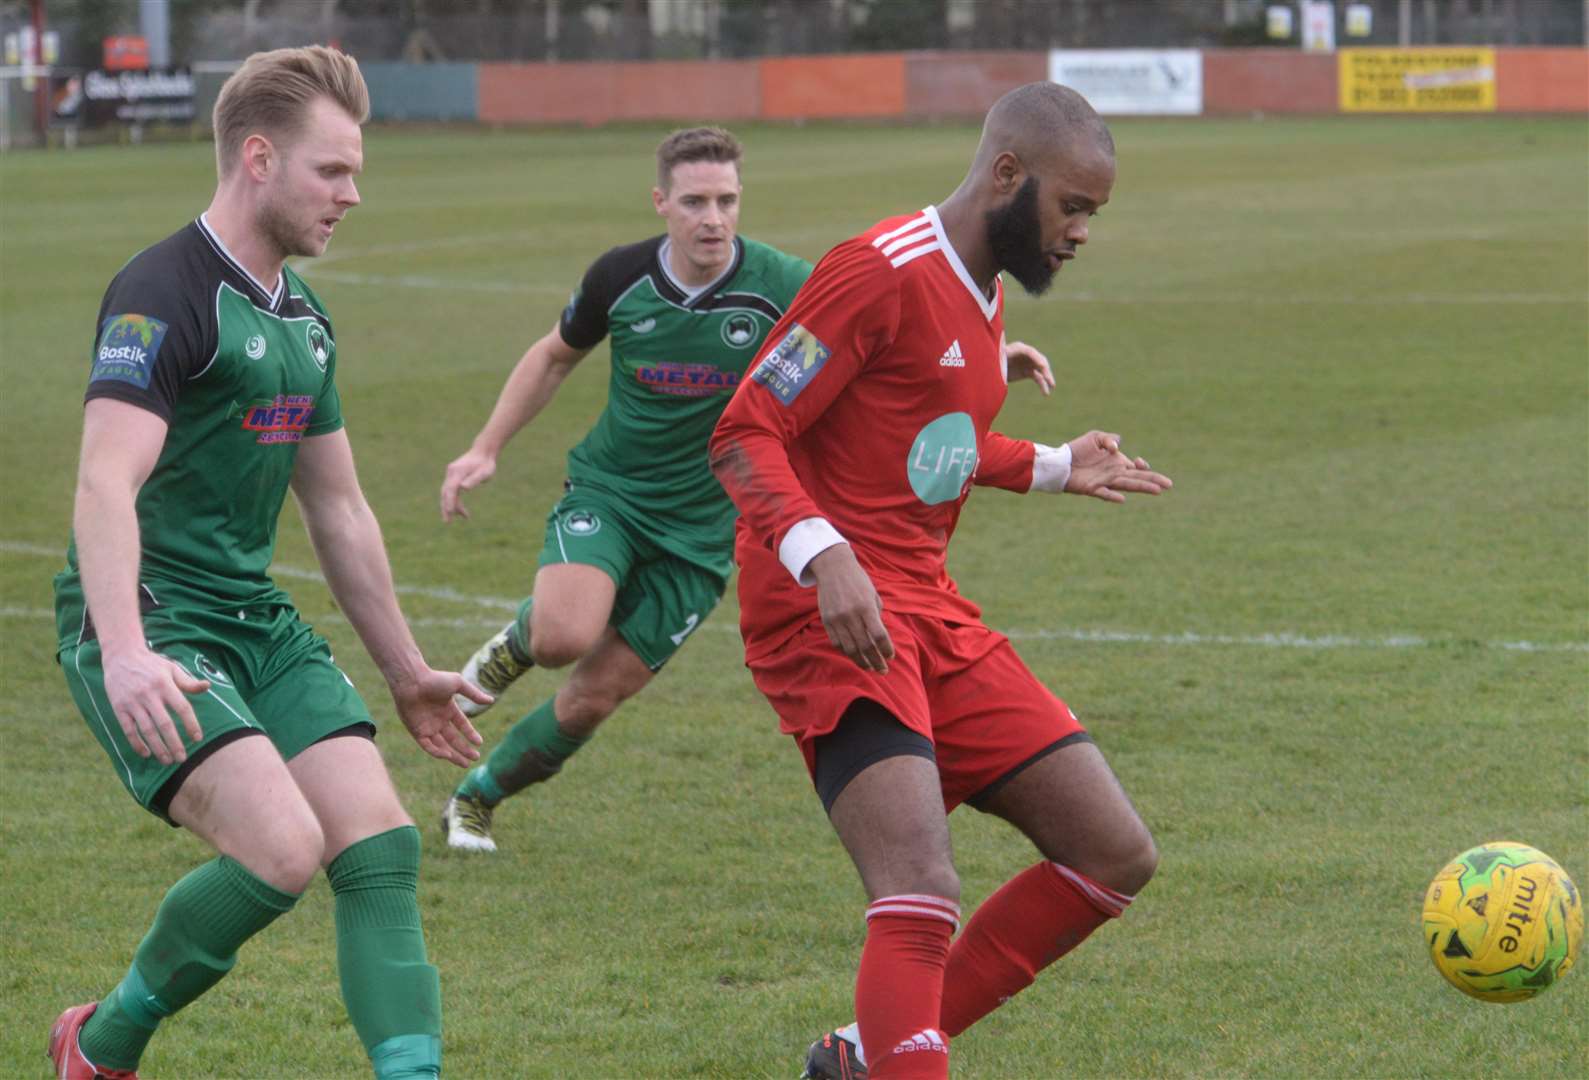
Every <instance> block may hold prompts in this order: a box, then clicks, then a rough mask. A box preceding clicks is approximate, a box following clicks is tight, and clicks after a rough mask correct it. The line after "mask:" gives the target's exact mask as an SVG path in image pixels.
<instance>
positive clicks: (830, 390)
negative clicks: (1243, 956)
mask: <svg viewBox="0 0 1589 1080" xmlns="http://www.w3.org/2000/svg"><path fill="white" fill-rule="evenodd" d="M1114 176H1115V163H1114V143H1113V140H1112V139H1111V137H1110V135H1109V131H1108V129H1107V128H1106V127H1105V125H1104V123H1103V121H1102V120H1101V119H1099V117H1098V115H1097V113H1095V112H1094V111H1093V109H1092V108H1091V107H1090V106H1089V105H1088V104H1087V102H1086V101H1085V100H1084V99H1083V98H1082V97H1081V96H1080V95H1079V94H1077V93H1075V92H1074V91H1072V90H1068V89H1066V88H1064V87H1061V86H1058V85H1055V84H1053V83H1032V84H1030V85H1027V86H1023V87H1020V88H1019V89H1016V90H1013V91H1011V92H1010V93H1008V94H1006V95H1005V96H1004V97H1002V98H1000V99H999V101H998V102H997V103H995V104H994V106H993V108H992V109H991V110H990V111H989V113H988V116H987V120H986V122H985V124H984V126H983V131H982V138H981V141H980V143H979V145H978V147H977V152H976V157H975V159H974V160H973V162H972V165H971V170H970V172H969V174H968V175H967V176H966V179H965V180H964V182H963V183H962V184H961V185H960V187H959V188H958V189H957V190H956V191H955V192H954V193H953V194H952V195H950V196H949V198H948V199H946V200H944V201H943V202H942V203H939V204H938V205H937V206H936V207H933V206H929V207H927V208H926V209H925V210H922V211H920V212H919V213H915V214H909V215H904V216H900V217H894V218H889V219H888V220H885V221H883V222H880V223H879V224H877V225H875V226H874V227H873V228H872V229H870V230H869V231H867V232H866V233H864V234H862V235H861V236H859V237H856V238H855V239H852V240H848V241H846V242H844V243H842V244H840V245H839V246H838V247H836V248H834V249H833V250H832V251H830V252H829V253H828V254H827V256H826V257H825V258H823V260H822V261H821V262H820V263H819V264H818V265H817V268H816V270H815V272H814V273H813V274H812V275H811V278H810V279H809V280H808V281H807V282H806V285H805V287H804V288H802V289H801V290H800V293H799V295H798V296H797V297H796V298H795V300H794V303H793V304H792V306H791V307H790V308H789V310H788V312H787V313H786V314H785V315H784V317H783V320H782V321H781V322H780V323H779V325H778V326H777V327H776V328H774V330H773V332H772V333H771V334H770V335H769V336H768V337H767V345H766V346H764V348H763V351H762V354H761V356H760V358H759V363H758V364H757V366H756V367H755V369H754V373H753V374H752V375H751V376H750V377H749V378H747V379H746V380H745V381H744V382H743V383H742V384H741V385H740V388H739V390H738V392H737V393H736V394H735V396H734V398H733V400H732V402H730V404H729V406H728V409H727V410H726V411H725V412H724V414H723V417H722V419H721V421H720V422H719V423H718V426H717V430H716V432H715V433H714V436H713V438H712V442H711V458H712V467H713V469H714V471H715V473H716V475H717V476H718V478H719V479H720V480H721V481H722V483H723V486H724V487H725V488H726V489H727V491H728V493H729V495H730V496H731V497H732V498H733V500H734V502H735V503H736V504H737V505H738V507H739V510H740V513H741V518H740V522H739V526H738V536H737V549H736V556H737V558H738V561H739V565H740V568H741V572H740V579H739V597H740V605H741V609H742V615H741V632H742V634H743V636H744V639H745V657H746V663H747V665H748V666H749V667H750V669H751V673H752V675H753V676H754V678H755V681H756V685H757V687H758V688H759V689H760V690H761V691H762V693H763V694H765V695H766V697H767V699H768V701H769V702H770V703H771V704H772V706H773V708H774V709H775V710H776V711H777V713H778V716H779V718H780V721H781V728H782V730H783V731H785V732H787V733H788V734H790V735H793V736H794V737H795V739H796V740H797V741H798V743H799V746H800V749H801V752H802V753H803V754H804V756H805V760H806V765H807V767H808V768H809V769H810V772H811V775H812V779H813V782H814V785H815V787H816V790H817V793H818V795H819V796H820V797H821V798H822V801H823V805H824V807H825V808H826V810H827V812H828V817H829V820H830V821H831V822H832V823H833V827H834V829H835V831H837V833H838V834H839V838H840V840H841V841H842V842H843V843H844V846H845V848H846V849H847V850H848V851H849V853H850V856H851V858H852V859H853V860H854V862H855V866H856V869H857V870H858V871H859V872H860V875H861V881H862V883H863V885H864V886H865V888H866V892H867V896H868V898H869V900H870V901H871V902H870V904H869V905H868V907H867V910H866V920H867V934H866V945H865V947H864V949H863V951H862V953H861V962H860V972H859V975H858V977H857V979H856V989H855V1009H856V1021H857V1025H858V1028H859V1036H857V1035H856V1026H857V1025H852V1026H850V1027H848V1028H844V1029H840V1030H839V1031H837V1032H831V1033H829V1034H828V1035H827V1036H825V1037H824V1038H823V1039H820V1040H818V1041H817V1043H816V1044H815V1045H813V1047H812V1049H811V1054H810V1058H809V1060H808V1063H807V1075H809V1076H833V1077H851V1076H864V1075H867V1069H868V1067H869V1070H870V1075H871V1076H873V1077H875V1078H879V1080H882V1078H886V1077H929V1078H933V1077H947V1076H948V1074H949V1040H950V1039H952V1038H953V1037H955V1036H957V1035H959V1034H960V1032H962V1031H964V1030H965V1029H966V1028H968V1027H969V1026H971V1025H972V1024H973V1023H975V1022H976V1021H977V1020H978V1019H980V1018H981V1017H982V1016H984V1015H985V1014H987V1013H988V1012H990V1011H992V1010H993V1009H995V1008H997V1007H998V1006H999V1005H1000V1004H1001V1003H1002V1002H1004V1001H1005V1000H1007V999H1008V998H1009V997H1010V996H1012V995H1014V994H1015V993H1017V992H1018V991H1019V990H1021V989H1022V988H1024V987H1026V986H1028V985H1029V984H1030V983H1031V982H1032V980H1033V979H1034V978H1035V977H1036V974H1037V972H1038V971H1039V970H1041V969H1042V968H1044V967H1045V966H1047V965H1048V964H1050V963H1052V962H1053V961H1055V960H1056V959H1058V958H1059V957H1060V956H1061V955H1062V954H1063V953H1065V952H1066V951H1068V950H1069V949H1071V948H1073V947H1074V946H1075V945H1076V944H1077V943H1079V942H1080V941H1081V940H1082V939H1084V938H1085V937H1086V936H1087V935H1088V934H1090V933H1091V932H1092V931H1093V930H1094V929H1096V928H1097V927H1098V926H1100V925H1101V924H1102V923H1103V922H1105V921H1106V920H1107V919H1109V918H1112V917H1115V916H1118V915H1120V914H1121V912H1122V911H1123V910H1124V909H1125V906H1126V905H1127V904H1128V903H1130V901H1131V899H1132V896H1133V895H1134V894H1135V893H1136V892H1137V891H1138V890H1139V889H1140V888H1141V887H1142V886H1143V885H1145V884H1146V883H1147V881H1148V879H1149V877H1151V876H1152V874H1153V870H1154V867H1155V865H1156V863H1157V859H1158V854H1157V850H1156V849H1155V847H1154V844H1153V839H1152V837H1151V836H1150V835H1149V833H1148V830H1147V828H1146V827H1145V826H1144V825H1143V823H1142V821H1141V819H1140V818H1139V817H1138V816H1137V813H1136V811H1135V809H1134V808H1133V807H1132V805H1131V802H1130V800H1129V799H1128V798H1127V797H1126V795H1125V792H1124V791H1123V790H1122V789H1121V787H1120V785H1119V783H1118V782H1117V781H1116V780H1115V777H1114V774H1113V773H1112V772H1111V771H1110V769H1109V767H1108V765H1107V764H1105V762H1104V759H1103V756H1102V755H1101V754H1100V753H1099V751H1098V749H1097V747H1096V746H1095V745H1093V742H1092V740H1091V738H1090V737H1089V736H1088V735H1087V733H1086V731H1084V730H1083V728H1082V726H1081V724H1080V723H1078V722H1077V720H1076V718H1075V717H1074V716H1073V715H1072V714H1071V712H1070V710H1069V709H1068V708H1067V707H1066V706H1065V704H1064V702H1062V701H1060V699H1059V698H1057V697H1055V696H1054V695H1053V694H1051V693H1050V692H1049V691H1048V690H1047V689H1046V688H1045V687H1044V686H1043V685H1042V684H1041V683H1039V682H1038V681H1037V679H1036V678H1035V677H1034V676H1033V675H1032V674H1031V672H1029V671H1028V670H1027V669H1026V666H1025V665H1024V664H1023V663H1022V662H1021V660H1020V658H1019V657H1017V656H1016V654H1015V651H1014V649H1013V648H1012V647H1011V646H1010V643H1009V641H1008V640H1007V639H1006V638H1005V637H1004V636H1003V635H1001V634H998V633H995V632H994V631H992V630H990V629H989V628H988V627H987V626H985V625H984V624H983V623H982V621H981V611H980V609H979V608H978V607H977V605H976V604H974V603H972V602H971V601H970V600H968V599H966V598H965V597H963V596H961V595H960V592H959V590H958V589H957V588H956V587H955V583H954V582H953V581H952V580H950V578H949V576H948V574H947V572H946V571H945V565H944V560H945V553H946V548H947V546H948V543H949V537H950V535H951V534H952V533H953V532H954V527H955V523H956V521H957V520H958V518H959V516H960V509H961V507H962V505H963V504H964V503H965V500H966V498H967V496H968V495H969V493H970V490H971V487H972V486H973V485H982V486H992V487H1001V488H1005V489H1006V490H1009V491H1016V492H1027V491H1046V492H1061V491H1069V492H1073V493H1076V494H1084V495H1093V496H1097V497H1099V498H1103V499H1106V500H1109V501H1112V502H1119V501H1121V500H1123V499H1124V497H1125V493H1127V492H1135V493H1142V494H1149V495H1151V494H1157V493H1159V492H1160V491H1162V490H1164V489H1167V488H1168V487H1169V486H1170V481H1169V479H1168V478H1166V477H1165V476H1163V475H1161V474H1159V473H1156V472H1153V471H1152V470H1151V469H1150V468H1149V467H1148V464H1147V462H1145V461H1143V460H1142V459H1140V458H1130V457H1127V456H1126V455H1125V454H1123V453H1121V452H1120V449H1119V436H1117V435H1113V434H1109V433H1106V432H1101V431H1093V432H1089V433H1088V434H1086V435H1083V436H1081V437H1080V438H1078V439H1074V440H1072V441H1071V442H1069V443H1067V444H1064V445H1061V446H1057V447H1051V446H1045V445H1043V444H1040V443H1033V442H1029V441H1026V440H1018V439H1013V438H1009V437H1007V436H1005V435H1002V434H1000V433H998V432H996V431H994V430H992V426H991V425H992V423H993V419H994V417H995V416H996V415H997V413H998V411H999V408H1000V407H1001V406H1002V405H1003V403H1004V397H1005V393H1006V390H1007V384H1008V380H1009V379H1010V378H1011V377H1016V376H1022V375H1030V376H1032V377H1034V378H1036V379H1037V380H1038V381H1039V383H1040V384H1041V385H1043V388H1044V389H1045V390H1046V389H1047V387H1048V385H1051V381H1052V376H1051V374H1050V372H1049V371H1048V366H1047V362H1046V360H1044V359H1043V358H1042V357H1041V354H1038V353H1036V351H1035V350H1031V349H1029V348H1027V347H1025V346H1020V345H1013V344H1012V345H1009V346H1008V347H1006V345H1005V341H1004V325H1003V302H1004V296H1003V292H1002V288H1001V285H1000V281H999V274H1000V272H1001V271H1007V272H1008V273H1009V274H1010V275H1011V276H1012V277H1014V278H1015V279H1016V280H1017V281H1019V282H1020V283H1021V285H1022V286H1023V287H1024V288H1026V290H1027V291H1028V292H1030V293H1032V294H1034V295H1035V294H1037V293H1040V292H1042V291H1044V290H1045V289H1046V288H1047V287H1048V285H1049V284H1050V283H1051V281H1052V279H1053V276H1054V274H1055V273H1056V272H1058V270H1059V269H1060V267H1061V266H1062V264H1063V263H1064V262H1065V261H1066V260H1069V259H1071V258H1073V257H1074V256H1075V255H1076V252H1077V248H1078V247H1079V245H1081V244H1082V243H1085V242H1086V239H1087V222H1088V218H1089V217H1090V216H1091V215H1092V214H1093V213H1094V212H1095V211H1096V210H1097V209H1098V208H1099V207H1100V206H1102V205H1103V204H1104V203H1105V202H1106V201H1107V200H1108V198H1109V192H1110V189H1111V187H1112V186H1113V184H1114ZM813 586H814V588H813ZM962 802H968V803H970V804H971V805H972V806H974V807H976V808H977V809H979V810H982V811H985V812H988V813H992V814H997V815H998V816H1000V817H1002V818H1004V819H1005V820H1007V821H1009V822H1010V823H1011V824H1013V825H1014V826H1015V827H1016V828H1017V829H1019V830H1021V832H1022V833H1024V834H1025V835H1026V836H1027V837H1028V838H1030V839H1031V841H1032V842H1033V844H1034V845H1035V846H1036V847H1037V849H1038V851H1039V852H1040V853H1041V855H1042V859H1041V860H1040V861H1039V862H1037V863H1036V864H1035V865H1034V866H1031V867H1029V868H1028V869H1026V870H1025V871H1023V872H1022V873H1019V874H1017V875H1016V876H1015V877H1014V878H1012V879H1011V880H1010V881H1009V882H1007V883H1006V884H1005V885H1004V886H1003V887H1001V888H1000V889H999V890H998V891H997V892H996V893H994V895H993V896H991V897H989V898H988V900H987V901H986V902H985V903H984V904H983V905H982V906H981V907H980V908H979V909H978V910H977V912H976V914H975V915H974V916H973V917H972V918H971V919H970V921H969V922H968V923H967V924H966V927H965V931H964V932H963V933H961V934H960V937H959V938H958V940H956V941H955V942H954V943H953V945H951V944H950V939H951V937H952V936H953V934H954V931H955V930H956V929H958V927H959V924H960V907H959V895H960V882H959V879H958V877H957V875H956V872H955V867H954V862H953V858H952V856H951V853H950V844H949V829H948V821H947V813H948V811H950V810H953V809H954V808H955V807H956V806H958V805H959V804H960V803H962Z"/></svg>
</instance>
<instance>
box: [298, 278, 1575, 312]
mask: <svg viewBox="0 0 1589 1080" xmlns="http://www.w3.org/2000/svg"><path fill="white" fill-rule="evenodd" d="M305 276H306V277H308V278H310V280H313V281H330V282H336V283H338V284H345V285H373V286H379V287H381V288H391V287H397V288H408V289H427V290H444V291H449V292H476V293H508V294H519V295H523V294H536V295H548V296H551V295H557V296H562V295H564V294H566V293H567V292H568V286H567V285H533V284H515V283H513V282H507V281H478V280H476V281H470V280H467V279H463V280H460V279H457V278H449V277H437V276H435V275H431V274H359V273H353V272H350V271H344V270H316V271H313V272H311V273H308V274H306V275H305ZM1008 295H1009V297H1010V298H1011V299H1012V300H1015V301H1017V302H1021V303H1025V302H1028V301H1030V300H1031V298H1030V297H1026V296H1023V295H1020V294H1018V293H1017V292H1015V291H1011V292H1010V293H1009V294H1008ZM1056 295H1057V296H1059V298H1060V299H1061V300H1065V301H1069V302H1072V303H1077V304H1138V305H1141V304H1163V305H1175V306H1184V305H1188V304H1193V305H1209V304H1240V305H1241V306H1243V307H1252V306H1255V305H1256V306H1262V307H1294V306H1296V305H1299V304H1331V305H1335V304H1340V305H1346V306H1349V307H1390V306H1394V305H1397V304H1407V305H1421V306H1451V305H1460V306H1462V307H1475V306H1484V305H1502V304H1520V305H1531V306H1538V305H1558V306H1562V305H1583V306H1589V295H1578V294H1574V293H1401V294H1396V293H1388V294H1387V293H1376V294H1373V295H1362V296H1353V295H1331V294H1322V293H1305V294H1297V295H1293V296H1257V295H1252V294H1247V293H1215V294H1206V293H1205V294H1199V293H1176V294H1174V295H1168V294H1164V293H1157V294H1155V293H1146V294H1144V293H1124V292H1122V293H1098V292H1067V293H1059V294H1056Z"/></svg>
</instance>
